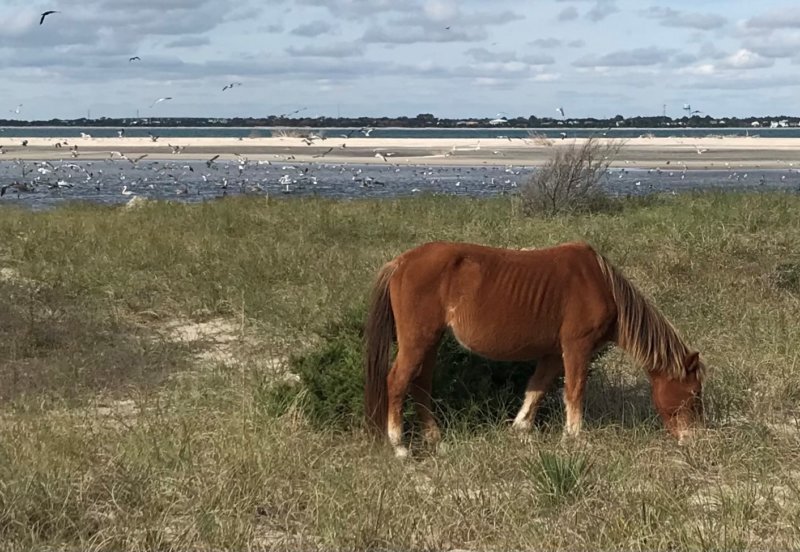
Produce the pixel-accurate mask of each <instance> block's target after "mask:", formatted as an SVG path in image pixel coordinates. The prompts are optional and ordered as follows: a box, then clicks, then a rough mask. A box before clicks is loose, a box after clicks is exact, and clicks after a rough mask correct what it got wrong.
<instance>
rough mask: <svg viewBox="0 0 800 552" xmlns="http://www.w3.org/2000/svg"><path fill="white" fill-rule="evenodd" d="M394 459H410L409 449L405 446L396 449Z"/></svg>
mask: <svg viewBox="0 0 800 552" xmlns="http://www.w3.org/2000/svg"><path fill="white" fill-rule="evenodd" d="M394 457H395V458H400V459H403V458H408V449H407V448H406V447H404V446H399V447H394Z"/></svg>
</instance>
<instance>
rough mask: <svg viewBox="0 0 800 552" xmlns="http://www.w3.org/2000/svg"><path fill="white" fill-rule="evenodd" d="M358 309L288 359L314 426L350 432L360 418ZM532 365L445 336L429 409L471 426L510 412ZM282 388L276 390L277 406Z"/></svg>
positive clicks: (360, 322)
mask: <svg viewBox="0 0 800 552" xmlns="http://www.w3.org/2000/svg"><path fill="white" fill-rule="evenodd" d="M363 321H364V309H363V307H362V308H358V309H353V310H351V311H349V312H348V313H347V314H346V315H345V316H344V317H343V318H342V319H341V320H339V321H337V322H336V323H334V324H331V325H329V326H328V327H327V328H326V329H325V330H323V332H322V339H321V342H320V344H319V345H318V346H316V347H315V348H314V349H312V350H311V351H310V352H308V353H306V354H303V355H299V356H295V357H293V358H291V359H290V368H291V370H292V371H293V372H295V373H297V374H298V375H299V376H300V381H301V387H302V389H303V390H304V391H305V393H306V396H305V397H304V400H303V401H302V405H303V406H304V408H305V412H306V414H307V415H308V417H309V419H310V420H311V422H312V423H313V424H314V425H317V426H335V427H338V428H342V429H347V428H351V427H354V426H357V425H358V424H360V423H361V420H362V419H363V395H364V376H363V363H364V356H363V355H364V351H363ZM533 368H534V363H533V362H524V363H523V362H494V361H490V360H487V359H485V358H482V357H479V356H477V355H474V354H472V353H470V352H468V351H466V350H465V349H464V348H463V347H461V346H460V345H459V344H458V343H457V342H456V341H455V339H453V338H452V336H450V335H447V336H446V337H445V338H444V339H443V340H442V343H441V344H440V346H439V353H438V358H437V365H436V371H435V372H434V384H433V399H434V405H435V406H434V409H435V411H436V415H437V418H438V420H439V422H440V423H441V424H443V425H447V424H451V423H457V424H459V425H460V426H467V427H470V428H474V427H476V426H479V425H483V424H492V423H494V422H496V421H498V420H502V419H506V418H508V417H511V416H513V415H514V414H515V411H516V409H517V408H519V406H520V404H521V401H522V396H523V394H524V391H525V384H526V383H527V380H528V377H529V376H530V375H531V374H532V373H533ZM288 392H289V391H288V390H286V389H281V390H279V392H276V395H279V396H280V400H281V401H283V404H289V402H291V401H290V400H288V399H287V393H288Z"/></svg>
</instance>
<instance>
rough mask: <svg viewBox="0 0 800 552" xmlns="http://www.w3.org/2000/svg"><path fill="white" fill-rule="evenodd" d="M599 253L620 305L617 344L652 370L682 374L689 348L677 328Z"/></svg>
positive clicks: (604, 271) (606, 278) (617, 304)
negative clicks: (684, 359)
mask: <svg viewBox="0 0 800 552" xmlns="http://www.w3.org/2000/svg"><path fill="white" fill-rule="evenodd" d="M595 254H596V255H597V263H598V264H599V265H600V270H601V272H602V273H603V276H604V277H605V280H606V283H607V284H608V286H609V288H610V290H611V294H612V295H613V297H614V303H615V304H616V307H617V328H616V342H617V345H619V346H620V347H621V348H622V349H623V350H624V351H626V352H627V353H628V354H630V355H631V356H632V357H633V360H634V361H636V362H637V363H638V364H640V365H641V366H643V367H645V368H647V369H648V370H655V371H660V372H666V373H668V374H670V375H672V376H675V377H682V375H683V358H684V357H685V355H686V354H687V353H688V350H687V347H686V345H684V343H683V341H682V340H681V339H680V337H679V336H678V333H677V330H676V329H675V328H674V327H673V326H672V324H670V322H669V321H668V320H667V319H666V318H665V317H664V316H663V315H662V314H661V313H660V312H659V311H658V309H656V307H655V306H653V305H652V304H651V303H650V301H648V299H647V297H645V295H644V294H642V292H640V291H639V290H638V289H636V287H635V286H634V285H633V283H631V281H630V280H628V279H627V278H626V277H625V276H624V275H623V274H622V273H621V272H620V271H619V269H617V267H615V266H614V265H613V264H611V262H610V261H609V260H608V259H606V258H605V257H603V256H602V255H600V254H599V253H595Z"/></svg>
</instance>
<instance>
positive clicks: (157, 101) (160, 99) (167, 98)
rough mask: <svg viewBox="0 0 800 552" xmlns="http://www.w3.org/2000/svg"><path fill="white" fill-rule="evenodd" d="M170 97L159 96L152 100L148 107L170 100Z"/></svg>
mask: <svg viewBox="0 0 800 552" xmlns="http://www.w3.org/2000/svg"><path fill="white" fill-rule="evenodd" d="M171 99H172V97H171V96H167V97H166V98H159V99H157V100H156V101H154V102H153V103H151V104H150V107H154V106H155V105H156V104H159V103H161V102H166V101H167V100H171Z"/></svg>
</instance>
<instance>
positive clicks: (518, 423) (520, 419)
mask: <svg viewBox="0 0 800 552" xmlns="http://www.w3.org/2000/svg"><path fill="white" fill-rule="evenodd" d="M543 396H544V393H542V392H541V391H526V392H525V401H524V402H523V403H522V408H520V409H519V412H518V413H517V416H516V417H515V418H514V423H513V424H512V425H511V427H512V428H514V429H516V430H519V431H528V430H530V428H531V427H532V426H533V417H534V416H535V415H536V410H535V409H534V405H535V404H537V403H538V402H539V401H540V400H541V399H542V397H543Z"/></svg>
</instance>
